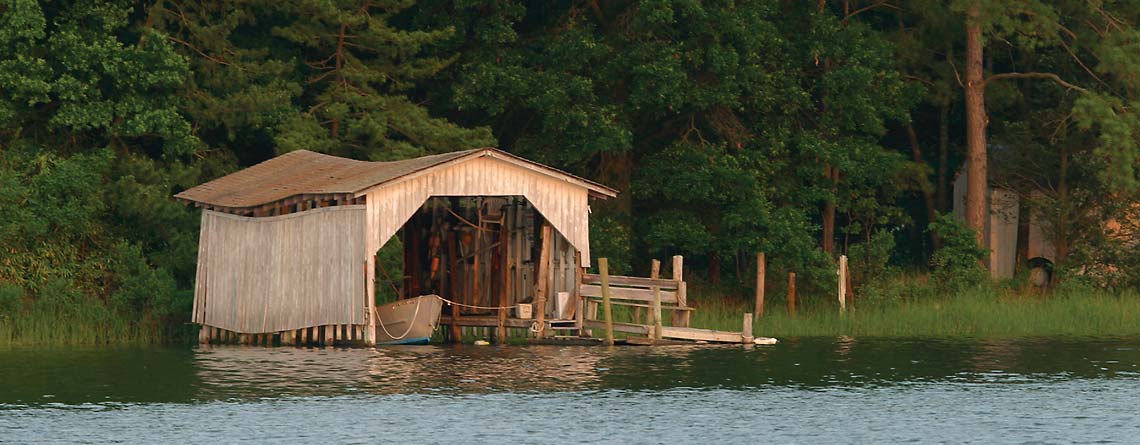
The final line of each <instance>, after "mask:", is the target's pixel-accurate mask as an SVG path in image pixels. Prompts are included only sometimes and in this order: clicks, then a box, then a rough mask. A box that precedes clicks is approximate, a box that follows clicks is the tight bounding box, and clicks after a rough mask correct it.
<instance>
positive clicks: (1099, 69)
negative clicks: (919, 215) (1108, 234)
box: [953, 0, 1140, 256]
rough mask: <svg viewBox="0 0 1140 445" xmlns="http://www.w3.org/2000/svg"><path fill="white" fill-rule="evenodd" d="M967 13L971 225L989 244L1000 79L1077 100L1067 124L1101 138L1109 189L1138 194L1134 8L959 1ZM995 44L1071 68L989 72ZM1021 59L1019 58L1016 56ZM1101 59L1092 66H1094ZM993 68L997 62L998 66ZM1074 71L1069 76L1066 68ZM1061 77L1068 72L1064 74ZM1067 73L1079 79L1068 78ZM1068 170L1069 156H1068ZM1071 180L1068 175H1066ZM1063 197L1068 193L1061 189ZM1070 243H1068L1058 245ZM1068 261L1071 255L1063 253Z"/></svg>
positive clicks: (1139, 59) (1064, 122)
mask: <svg viewBox="0 0 1140 445" xmlns="http://www.w3.org/2000/svg"><path fill="white" fill-rule="evenodd" d="M953 7H954V8H955V9H956V10H957V11H959V12H961V13H963V14H964V17H965V29H966V73H965V84H964V88H965V89H966V115H967V144H968V156H967V158H968V167H967V169H968V175H969V176H968V182H969V184H968V187H967V188H968V190H967V197H966V201H967V203H966V213H967V222H968V224H969V226H970V227H971V228H972V229H974V230H975V231H976V232H977V236H978V242H979V244H982V243H983V241H984V240H983V239H982V236H983V235H984V227H985V218H986V217H987V213H986V212H987V210H986V209H987V206H986V190H987V181H988V180H989V175H988V166H987V162H988V161H987V153H988V150H987V142H986V128H987V126H988V125H989V124H990V117H989V116H988V115H987V113H986V98H985V94H986V89H987V87H989V86H991V85H993V84H995V83H996V82H997V81H1000V80H1007V81H1009V80H1047V81H1050V82H1051V83H1052V84H1053V85H1055V86H1056V87H1057V88H1060V89H1062V90H1063V91H1066V92H1068V93H1071V94H1075V95H1077V98H1076V99H1075V100H1062V102H1063V103H1068V106H1069V109H1070V113H1069V114H1068V115H1066V118H1064V119H1062V122H1061V123H1062V125H1066V126H1067V125H1069V124H1075V125H1076V127H1077V128H1076V129H1078V130H1080V131H1086V132H1093V133H1095V134H1096V135H1095V136H1094V140H1096V142H1095V143H1094V144H1095V148H1094V150H1093V152H1094V153H1095V154H1096V155H1097V156H1099V157H1101V158H1102V159H1103V158H1105V157H1109V158H1112V159H1113V161H1111V162H1109V163H1107V164H1105V167H1106V169H1105V170H1103V171H1102V172H1101V174H1099V175H1097V176H1098V177H1099V178H1100V180H1101V181H1102V183H1103V184H1104V185H1105V186H1107V187H1110V188H1111V189H1113V190H1116V191H1118V192H1132V191H1135V190H1136V189H1137V184H1138V181H1137V179H1136V178H1137V170H1138V168H1140V165H1138V162H1137V160H1138V159H1140V151H1138V150H1137V148H1136V144H1135V142H1136V140H1137V135H1138V134H1140V131H1138V130H1140V125H1137V123H1138V122H1140V121H1138V120H1137V117H1136V112H1135V108H1134V107H1131V106H1129V105H1128V104H1129V103H1130V101H1132V100H1133V97H1134V96H1135V91H1136V90H1135V89H1134V88H1133V85H1130V83H1131V82H1130V81H1129V80H1127V79H1129V78H1131V77H1132V75H1131V74H1128V71H1127V70H1130V69H1133V68H1135V67H1136V66H1140V64H1138V62H1140V55H1138V54H1137V53H1136V51H1130V50H1129V49H1126V48H1131V47H1132V46H1133V45H1134V43H1133V42H1134V40H1135V38H1136V36H1137V32H1136V30H1135V27H1134V25H1133V23H1135V19H1136V17H1137V14H1140V10H1138V8H1136V7H1134V6H1130V5H1128V4H1117V3H1101V2H1094V3H1089V2H1081V1H1058V2H1051V3H1046V2H1043V1H1026V2H1016V3H1014V2H1002V1H981V0H962V1H958V2H955V3H954V6H953ZM987 38H988V39H989V40H991V41H1000V42H1003V43H1005V44H1006V45H1007V46H1008V47H1009V49H1010V51H1011V52H1016V51H1024V52H1026V53H1027V54H1032V53H1046V52H1053V53H1055V54H1056V55H1057V56H1058V57H1060V59H1059V60H1066V64H1067V66H1063V65H1062V64H1052V65H1053V66H1052V67H1051V68H1053V71H1045V70H1042V71H1019V70H1016V67H1015V66H1010V67H1009V68H1011V69H1010V70H1009V71H1005V72H994V70H993V69H990V70H989V71H991V73H990V74H988V75H987V74H985V71H986V70H985V69H984V65H985V61H986V59H985V57H984V53H983V48H984V46H985V41H986V40H987ZM1011 59H1015V58H1011ZM1090 59H1091V60H1099V61H1100V63H1099V64H1096V65H1090V64H1089V63H1087V62H1086V60H1090ZM991 65H992V64H991ZM1068 67H1072V68H1076V67H1079V69H1072V70H1070V71H1068V72H1065V71H1064V70H1065V69H1066V68H1068ZM1059 73H1060V74H1059ZM1062 74H1065V75H1071V76H1073V77H1069V78H1068V79H1066V78H1065V77H1062ZM1061 157H1062V158H1063V162H1062V164H1061V165H1063V166H1067V165H1068V162H1069V160H1068V157H1069V156H1068V154H1066V152H1065V151H1064V150H1062V151H1061ZM1065 176H1067V175H1065V174H1062V175H1061V177H1062V178H1063V177H1065ZM1060 192H1061V194H1065V193H1066V192H1065V188H1064V187H1061V189H1060ZM1058 241H1060V242H1061V244H1062V245H1063V244H1066V242H1065V241H1064V240H1058ZM1061 256H1063V255H1061Z"/></svg>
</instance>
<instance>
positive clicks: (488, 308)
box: [435, 295, 519, 311]
mask: <svg viewBox="0 0 1140 445" xmlns="http://www.w3.org/2000/svg"><path fill="white" fill-rule="evenodd" d="M435 298H438V299H440V300H443V302H444V303H448V304H453V305H455V306H462V307H467V308H471V309H487V310H492V311H501V310H504V309H514V308H517V307H519V305H517V304H516V305H514V306H474V305H470V304H463V303H459V302H455V301H451V300H448V299H446V298H443V297H441V296H439V295H436V296H435Z"/></svg>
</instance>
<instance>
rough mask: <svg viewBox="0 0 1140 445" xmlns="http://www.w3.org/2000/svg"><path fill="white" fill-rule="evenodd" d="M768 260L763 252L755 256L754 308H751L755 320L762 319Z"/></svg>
mask: <svg viewBox="0 0 1140 445" xmlns="http://www.w3.org/2000/svg"><path fill="white" fill-rule="evenodd" d="M767 263H768V259H767V258H765V256H764V252H760V253H758V254H756V307H754V308H753V312H752V313H754V314H756V317H757V318H762V317H764V282H765V275H766V274H767V273H768V264H767Z"/></svg>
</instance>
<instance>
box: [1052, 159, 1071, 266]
mask: <svg viewBox="0 0 1140 445" xmlns="http://www.w3.org/2000/svg"><path fill="white" fill-rule="evenodd" d="M1068 175H1069V151H1068V150H1066V149H1065V144H1061V166H1060V171H1059V172H1058V178H1057V206H1056V208H1057V220H1056V221H1057V225H1056V226H1055V227H1053V248H1054V252H1053V253H1054V254H1055V255H1056V258H1053V263H1054V265H1060V264H1063V263H1064V262H1065V258H1067V257H1068V256H1069V233H1070V228H1069V215H1070V214H1071V213H1070V212H1071V210H1072V208H1071V203H1070V197H1069V181H1068V178H1067V176H1068Z"/></svg>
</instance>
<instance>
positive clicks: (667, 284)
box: [579, 255, 693, 334]
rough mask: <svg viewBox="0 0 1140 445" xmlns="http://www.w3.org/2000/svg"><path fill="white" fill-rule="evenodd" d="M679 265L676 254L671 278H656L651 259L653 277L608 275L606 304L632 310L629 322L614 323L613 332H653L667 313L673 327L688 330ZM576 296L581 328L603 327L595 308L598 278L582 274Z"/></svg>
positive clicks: (599, 293) (599, 295)
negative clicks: (580, 307) (581, 309)
mask: <svg viewBox="0 0 1140 445" xmlns="http://www.w3.org/2000/svg"><path fill="white" fill-rule="evenodd" d="M683 262H684V259H683V258H682V257H681V256H680V255H678V256H675V257H673V278H672V279H662V278H657V277H656V275H657V271H658V270H659V263H658V262H657V261H656V260H654V268H653V275H654V276H653V277H650V278H643V277H626V276H618V275H610V276H608V277H607V278H608V280H607V281H608V283H609V299H610V304H611V305H614V306H628V307H632V308H633V311H632V314H633V323H614V324H613V329H614V330H615V331H617V332H627V333H632V334H650V333H652V332H654V325H655V324H660V323H656V322H658V321H661V318H660V317H661V313H662V312H663V311H669V312H671V315H672V318H671V319H672V325H673V326H682V327H688V326H689V318H690V315H691V311H693V308H692V307H689V306H688V304H687V299H686V284H685V281H684V280H683V279H682V277H683V274H682V267H683ZM579 295H580V296H581V298H582V300H583V302H584V305H585V308H584V309H585V311H584V312H585V314H583V320H582V327H583V328H586V329H599V328H604V325H603V322H602V321H601V320H600V319H599V318H598V305H599V304H600V303H601V300H602V297H603V292H602V276H601V275H598V274H585V275H583V276H582V285H581V286H580V289H579ZM647 309H648V310H647ZM644 314H648V315H649V319H643V315H644Z"/></svg>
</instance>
